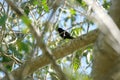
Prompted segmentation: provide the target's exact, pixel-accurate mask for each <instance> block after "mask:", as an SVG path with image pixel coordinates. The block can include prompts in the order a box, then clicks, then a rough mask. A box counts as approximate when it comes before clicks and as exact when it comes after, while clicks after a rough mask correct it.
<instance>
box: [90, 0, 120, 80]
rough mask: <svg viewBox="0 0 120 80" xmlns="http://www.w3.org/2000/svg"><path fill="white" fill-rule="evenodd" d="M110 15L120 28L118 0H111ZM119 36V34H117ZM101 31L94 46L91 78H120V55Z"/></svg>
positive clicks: (107, 79)
mask: <svg viewBox="0 0 120 80" xmlns="http://www.w3.org/2000/svg"><path fill="white" fill-rule="evenodd" d="M109 13H110V16H111V17H112V19H113V20H114V21H115V23H116V24H117V26H118V27H119V28H120V0H112V5H111V7H110V10H109ZM118 37H119V36H118ZM108 41H109V40H108V38H107V36H106V35H104V34H103V33H102V32H101V33H100V34H99V37H98V40H97V41H96V43H95V46H94V53H93V59H94V60H93V66H92V69H93V70H92V76H93V80H120V57H119V56H120V55H118V54H119V53H117V52H116V51H115V50H114V49H113V48H112V47H111V46H110V44H113V43H109V42H108Z"/></svg>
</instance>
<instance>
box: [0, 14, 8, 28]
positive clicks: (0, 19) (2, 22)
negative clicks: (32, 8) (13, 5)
mask: <svg viewBox="0 0 120 80" xmlns="http://www.w3.org/2000/svg"><path fill="white" fill-rule="evenodd" d="M6 20H7V16H6V15H5V14H4V15H3V16H1V17H0V26H4V25H5V22H6Z"/></svg>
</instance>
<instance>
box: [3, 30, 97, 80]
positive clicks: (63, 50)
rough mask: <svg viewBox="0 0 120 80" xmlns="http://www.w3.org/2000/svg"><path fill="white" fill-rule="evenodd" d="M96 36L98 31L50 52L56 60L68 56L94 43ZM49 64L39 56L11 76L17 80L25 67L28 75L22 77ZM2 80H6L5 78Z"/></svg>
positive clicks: (47, 60)
mask: <svg viewBox="0 0 120 80" xmlns="http://www.w3.org/2000/svg"><path fill="white" fill-rule="evenodd" d="M98 34H99V31H98V29H96V30H94V31H91V32H89V33H88V34H85V35H82V36H80V37H78V38H77V39H74V40H72V41H70V42H69V43H66V44H64V45H61V46H58V47H57V48H56V49H55V50H53V51H52V53H53V54H54V56H55V57H56V59H59V58H62V57H65V56H66V55H69V54H70V53H73V52H74V51H76V50H78V49H80V48H83V47H85V46H88V45H90V44H93V43H94V42H95V41H96V39H97V36H98ZM49 63H50V61H49V59H48V58H46V57H45V56H39V57H37V58H36V59H33V60H32V61H28V62H27V63H26V64H23V65H22V66H21V67H19V68H18V69H16V70H14V71H13V72H12V74H13V76H14V77H15V79H16V80H19V77H20V74H21V72H22V71H23V70H24V68H25V67H26V66H27V67H28V68H27V70H28V71H27V72H28V73H27V74H26V75H23V76H24V77H25V76H27V75H29V74H31V73H33V72H34V71H36V70H37V69H39V68H42V67H44V66H46V65H48V64H49ZM3 80H6V79H5V77H4V79H3Z"/></svg>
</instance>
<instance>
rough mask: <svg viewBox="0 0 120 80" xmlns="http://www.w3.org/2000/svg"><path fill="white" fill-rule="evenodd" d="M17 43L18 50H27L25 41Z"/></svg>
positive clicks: (27, 46)
mask: <svg viewBox="0 0 120 80" xmlns="http://www.w3.org/2000/svg"><path fill="white" fill-rule="evenodd" d="M17 45H18V50H19V51H25V52H28V51H29V45H28V44H27V43H25V42H18V43H17Z"/></svg>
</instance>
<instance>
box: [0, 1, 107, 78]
mask: <svg viewBox="0 0 120 80" xmlns="http://www.w3.org/2000/svg"><path fill="white" fill-rule="evenodd" d="M77 1H78V2H79V4H80V8H81V12H82V11H84V9H86V8H87V5H86V4H85V3H84V2H83V1H82V0H77ZM4 2H5V1H2V2H0V3H1V4H2V5H1V6H0V7H2V6H3V7H2V10H1V12H0V36H1V37H0V62H1V63H2V64H3V65H4V67H5V68H6V69H7V71H9V72H11V71H13V70H14V69H16V66H17V67H19V66H20V65H21V64H22V62H24V61H25V60H27V59H28V58H29V57H30V58H36V57H37V56H40V55H42V53H41V52H42V51H41V49H40V48H38V47H37V43H36V39H35V36H33V34H31V32H30V30H29V28H30V25H29V24H30V23H32V24H33V25H34V26H36V27H37V29H39V30H40V33H42V32H43V30H44V28H45V22H46V21H47V20H48V17H49V14H50V12H51V11H52V9H51V8H50V6H48V4H47V0H26V1H24V0H21V2H17V1H16V2H14V3H15V4H16V5H17V4H18V3H19V5H17V7H21V8H22V9H23V11H24V13H25V14H26V16H23V17H22V19H20V18H19V16H17V15H16V13H15V12H14V11H13V10H11V9H10V8H9V7H6V4H3V3H4ZM103 2H104V4H103V6H104V7H105V8H106V9H108V8H109V3H108V2H107V1H106V0H104V1H103ZM7 10H8V11H7ZM80 14H81V13H80V12H79V11H77V10H76V8H74V7H67V6H66V7H62V6H60V7H59V9H58V10H57V11H56V15H59V16H60V15H61V16H60V17H57V18H58V20H56V21H55V23H56V24H55V23H52V24H55V25H54V27H53V30H49V31H48V32H46V35H45V36H44V38H43V41H44V43H45V44H46V45H47V46H48V47H49V48H50V49H51V50H53V49H55V48H56V47H58V46H60V45H62V44H65V43H67V42H69V41H70V40H63V39H61V38H60V36H59V35H58V33H57V32H56V28H57V27H62V28H64V29H65V30H67V31H68V32H69V33H70V34H71V35H72V36H74V37H75V38H77V37H79V36H80V35H82V34H85V33H87V32H89V29H88V28H89V27H93V25H94V24H93V23H92V22H91V21H88V20H87V19H86V17H85V16H83V15H80ZM28 18H29V19H28ZM53 22H54V21H53ZM88 23H89V24H88ZM88 26H89V27H88ZM47 33H48V35H50V36H49V37H48V36H47ZM78 44H81V43H78ZM30 55H32V56H30ZM88 56H89V57H88ZM83 57H85V58H86V62H85V63H86V64H87V66H89V64H90V63H91V61H92V46H89V47H87V48H85V49H80V50H77V51H75V52H74V53H73V54H71V55H68V56H66V57H64V58H62V59H60V60H58V61H57V63H58V64H59V65H60V66H61V68H62V67H63V69H62V70H63V71H64V70H65V71H64V72H65V73H66V75H67V76H68V77H70V78H71V80H91V79H90V77H89V76H88V75H87V74H82V73H80V71H79V69H81V59H82V58H83ZM68 66H69V67H70V68H68V69H67V67H68ZM89 67H90V66H89ZM0 71H1V72H4V71H2V69H0ZM69 71H70V72H69ZM33 74H34V78H37V79H41V80H45V79H46V78H47V77H50V78H51V79H52V80H57V79H58V78H57V75H56V72H55V71H54V70H53V68H52V67H51V65H48V66H45V67H44V68H42V69H39V70H38V71H36V72H34V73H33Z"/></svg>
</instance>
